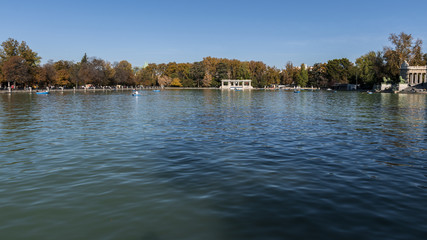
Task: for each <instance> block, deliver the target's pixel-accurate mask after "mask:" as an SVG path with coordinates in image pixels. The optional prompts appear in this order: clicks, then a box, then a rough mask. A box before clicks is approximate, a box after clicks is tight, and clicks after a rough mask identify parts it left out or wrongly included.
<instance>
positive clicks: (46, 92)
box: [36, 91, 49, 94]
mask: <svg viewBox="0 0 427 240" xmlns="http://www.w3.org/2000/svg"><path fill="white" fill-rule="evenodd" d="M36 94H49V92H48V91H44V92H36Z"/></svg>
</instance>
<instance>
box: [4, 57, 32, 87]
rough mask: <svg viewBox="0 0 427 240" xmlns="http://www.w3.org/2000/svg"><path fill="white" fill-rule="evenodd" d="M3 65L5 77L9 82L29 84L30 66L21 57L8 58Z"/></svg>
mask: <svg viewBox="0 0 427 240" xmlns="http://www.w3.org/2000/svg"><path fill="white" fill-rule="evenodd" d="M2 65H3V66H2V72H3V76H4V79H5V81H7V82H13V83H14V84H15V83H17V84H27V82H28V81H29V80H30V79H31V75H30V72H29V67H28V64H27V63H26V61H25V59H23V58H22V57H20V56H12V57H10V58H8V60H7V61H5V62H4V63H3V64H2Z"/></svg>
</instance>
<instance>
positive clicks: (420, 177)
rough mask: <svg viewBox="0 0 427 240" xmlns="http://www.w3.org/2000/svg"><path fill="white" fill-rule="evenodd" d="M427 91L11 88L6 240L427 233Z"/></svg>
mask: <svg viewBox="0 0 427 240" xmlns="http://www.w3.org/2000/svg"><path fill="white" fill-rule="evenodd" d="M426 108H427V96H426V95H415V94H407V95H406V94H372V95H368V94H364V93H355V92H337V93H333V92H326V91H315V92H301V93H299V94H298V93H293V92H286V91H220V90H165V91H162V92H153V91H142V96H139V97H132V96H130V92H128V91H123V92H121V91H119V92H87V93H84V92H77V93H73V92H65V93H60V92H55V93H51V94H50V95H45V96H43V95H36V94H28V93H14V94H11V95H10V94H0V238H1V239H55V240H56V239H156V240H158V239H204V240H209V239H373V240H374V239H375V240H378V239H425V237H426V236H427V210H426V207H427V169H426V166H427V139H426V137H427V120H426V119H427V110H426Z"/></svg>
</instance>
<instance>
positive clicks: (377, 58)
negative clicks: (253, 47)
mask: <svg viewBox="0 0 427 240" xmlns="http://www.w3.org/2000/svg"><path fill="white" fill-rule="evenodd" d="M389 40H390V42H391V44H392V46H391V47H390V46H387V47H384V48H383V50H382V51H378V52H374V51H371V52H368V53H367V54H364V55H362V56H360V57H359V58H357V59H356V61H355V64H353V63H352V62H350V61H349V60H348V59H347V58H342V59H332V60H329V61H328V62H327V63H316V64H314V65H313V66H311V67H308V68H307V67H306V65H304V64H302V65H301V67H299V66H294V65H293V63H292V62H290V61H289V62H287V63H286V65H285V66H284V68H283V69H279V68H276V67H270V66H267V65H266V64H265V63H263V62H261V61H240V60H237V59H226V58H215V57H210V56H209V57H205V58H203V60H202V61H198V62H194V63H176V62H169V63H160V64H156V63H150V64H144V66H142V67H139V66H132V65H131V64H130V63H129V62H127V61H121V62H119V63H114V64H111V63H110V62H108V61H105V60H102V59H99V58H95V57H88V56H87V54H86V53H85V54H84V56H83V57H82V59H81V61H80V62H76V63H75V62H71V61H64V60H60V61H57V62H51V61H50V62H48V63H46V64H44V65H43V66H40V59H41V58H40V57H39V56H38V55H37V53H36V52H34V51H33V50H31V49H30V48H29V47H28V46H27V44H26V43H25V42H24V41H23V42H18V41H17V40H14V39H12V38H9V39H7V40H6V41H5V42H3V43H2V44H1V48H0V82H5V81H14V82H15V83H17V84H19V85H20V86H30V85H33V84H35V83H37V84H39V85H40V86H48V85H58V86H66V87H78V86H79V85H83V84H93V85H96V86H115V85H127V86H133V85H144V86H156V85H157V86H158V85H164V86H172V85H173V86H184V87H194V86H195V87H218V86H219V85H220V83H221V80H223V79H251V80H252V86H254V87H259V88H262V87H265V86H269V85H276V84H282V85H288V86H292V85H294V86H295V85H299V86H302V87H304V86H315V87H332V86H334V85H335V84H344V83H357V84H360V85H361V86H362V87H365V88H371V87H372V86H373V85H374V84H378V83H380V82H381V79H382V78H383V77H386V78H391V79H392V80H393V81H394V82H398V81H399V74H400V71H399V69H400V65H401V63H402V62H403V61H405V60H406V61H408V63H409V64H410V65H425V64H426V62H427V54H425V53H423V52H422V44H423V41H422V40H420V39H416V40H414V38H413V37H412V35H411V34H406V33H400V34H390V36H389ZM24 65H25V66H24ZM172 82H173V83H174V84H172Z"/></svg>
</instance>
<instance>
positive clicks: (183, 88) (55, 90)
mask: <svg viewBox="0 0 427 240" xmlns="http://www.w3.org/2000/svg"><path fill="white" fill-rule="evenodd" d="M134 89H137V90H139V91H144V90H147V91H150V90H207V89H209V90H212V89H216V90H221V91H234V90H229V89H220V88H216V87H207V88H198V87H165V88H160V87H146V88H122V89H105V88H104V89H103V88H95V89H70V88H67V89H50V90H49V92H119V91H123V92H124V91H132V90H134ZM252 90H256V91H259V90H264V91H294V89H293V88H282V89H277V88H276V89H272V88H253V89H250V90H244V91H252ZM300 90H303V91H326V92H329V91H327V90H326V89H312V88H300ZM37 91H39V92H42V91H45V90H43V89H41V90H31V91H30V90H24V89H18V90H12V91H10V92H9V90H3V89H1V90H0V94H8V93H9V94H12V93H36V92H37ZM335 91H337V90H335ZM338 91H339V92H361V93H364V92H366V90H356V91H340V90H338ZM376 93H394V92H391V91H382V92H376ZM394 94H427V92H397V93H394Z"/></svg>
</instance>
